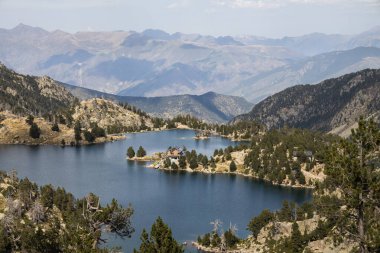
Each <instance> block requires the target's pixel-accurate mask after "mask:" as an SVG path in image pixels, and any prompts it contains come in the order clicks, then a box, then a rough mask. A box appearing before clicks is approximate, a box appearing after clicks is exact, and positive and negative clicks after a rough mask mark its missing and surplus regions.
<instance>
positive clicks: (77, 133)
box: [74, 121, 82, 143]
mask: <svg viewBox="0 0 380 253" xmlns="http://www.w3.org/2000/svg"><path fill="white" fill-rule="evenodd" d="M81 132H82V126H81V124H80V122H79V121H76V122H75V126H74V138H75V141H76V143H78V142H79V141H80V140H82V136H81Z"/></svg>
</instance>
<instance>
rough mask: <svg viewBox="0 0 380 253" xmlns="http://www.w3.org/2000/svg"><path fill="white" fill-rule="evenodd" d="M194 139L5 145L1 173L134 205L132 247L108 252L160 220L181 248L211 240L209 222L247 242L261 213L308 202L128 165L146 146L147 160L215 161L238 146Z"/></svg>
mask: <svg viewBox="0 0 380 253" xmlns="http://www.w3.org/2000/svg"><path fill="white" fill-rule="evenodd" d="M194 135H195V132H194V131H191V130H170V131H162V132H148V133H137V134H127V139H126V140H123V141H117V142H113V143H105V144H97V145H90V146H84V147H65V148H62V147H57V146H21V145H0V169H2V170H7V171H9V170H11V169H16V170H17V172H18V175H19V177H28V178H29V179H31V180H32V181H35V182H36V183H38V184H52V185H54V186H62V187H64V188H65V189H66V190H67V191H69V192H72V193H73V194H74V195H75V196H77V197H81V196H84V195H86V194H87V193H89V192H93V193H95V194H97V195H99V196H100V198H101V201H102V202H103V203H104V202H109V201H110V200H111V199H112V198H116V199H117V200H118V201H119V202H120V203H121V204H123V205H124V206H127V205H128V203H131V204H132V206H133V207H134V209H135V214H134V217H133V225H134V227H135V228H136V232H135V233H134V234H133V237H132V238H131V239H125V240H118V239H116V240H115V239H113V238H110V243H111V244H117V245H121V246H122V247H123V249H124V251H125V252H131V251H132V249H133V248H134V247H138V245H139V237H140V233H141V230H142V228H147V229H148V230H150V227H151V225H152V223H153V222H154V221H155V219H156V218H157V217H158V216H161V217H162V218H163V219H164V221H165V222H166V223H168V224H169V226H170V227H171V228H172V231H173V234H174V236H175V238H176V239H177V240H178V241H180V242H184V241H190V240H195V239H196V237H197V236H198V235H199V234H204V233H206V232H210V231H211V229H212V227H211V225H210V221H212V220H215V219H220V220H221V221H223V222H224V228H225V229H228V226H229V224H230V223H232V224H236V225H237V227H238V229H239V230H238V235H240V236H247V235H248V231H246V226H247V224H248V222H249V220H250V219H251V218H252V217H253V216H255V215H257V214H259V213H260V212H261V211H262V210H263V209H265V208H268V209H271V210H276V209H278V208H280V207H281V203H282V201H283V200H289V201H295V202H297V203H302V202H304V201H308V200H310V199H311V197H312V192H311V191H310V190H305V189H292V188H289V187H281V186H273V185H271V184H269V183H266V182H263V181H260V180H255V179H249V178H245V177H242V176H234V175H206V174H200V173H184V172H177V173H176V172H163V171H157V170H153V169H148V168H146V163H142V162H140V163H137V162H131V161H127V160H126V159H125V153H126V150H127V148H128V147H129V146H133V147H134V149H135V150H137V148H138V147H139V146H140V145H141V146H143V147H144V148H145V149H146V150H147V153H148V154H150V153H153V152H158V151H165V150H166V149H167V148H168V147H169V146H181V147H182V146H186V147H187V149H189V150H191V149H196V150H197V152H200V153H203V154H207V155H211V154H212V153H213V152H214V150H215V149H216V148H224V147H226V146H228V145H235V144H236V143H235V142H232V141H230V140H228V139H225V138H221V137H212V138H210V139H208V140H194V139H193V137H194ZM188 251H193V250H192V249H188Z"/></svg>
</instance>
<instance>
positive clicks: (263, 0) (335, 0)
mask: <svg viewBox="0 0 380 253" xmlns="http://www.w3.org/2000/svg"><path fill="white" fill-rule="evenodd" d="M211 1H212V2H213V3H214V4H217V5H220V6H225V7H230V8H257V9H266V8H279V7H284V6H289V5H306V4H313V5H334V4H347V5H353V4H366V5H372V6H380V0H353V1H347V0H211Z"/></svg>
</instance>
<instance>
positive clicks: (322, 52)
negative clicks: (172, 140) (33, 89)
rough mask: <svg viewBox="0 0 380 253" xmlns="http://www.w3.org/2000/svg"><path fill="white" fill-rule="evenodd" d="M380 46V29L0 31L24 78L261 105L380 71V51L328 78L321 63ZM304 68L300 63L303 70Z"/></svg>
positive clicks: (1, 51)
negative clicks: (290, 32)
mask: <svg viewBox="0 0 380 253" xmlns="http://www.w3.org/2000/svg"><path fill="white" fill-rule="evenodd" d="M342 36H343V37H342ZM347 36H348V37H347ZM346 37H347V38H346ZM379 41H380V31H378V29H375V28H374V29H372V30H370V31H367V32H364V33H363V34H361V35H360V36H359V35H323V34H318V33H314V34H311V35H305V36H299V37H286V38H282V39H280V40H276V39H272V40H270V39H268V38H257V37H255V39H252V37H251V38H249V36H248V37H244V38H242V37H236V36H235V37H232V36H220V37H214V36H208V35H200V34H184V33H173V34H169V33H166V32H165V31H160V30H153V29H150V30H145V31H143V32H133V31H113V32H77V33H66V32H63V31H59V30H56V31H53V32H49V31H46V30H43V29H41V28H38V27H34V28H33V27H29V26H26V25H21V26H19V27H16V28H15V29H9V30H8V29H0V59H1V61H3V62H5V63H6V64H7V65H8V66H11V67H12V68H13V69H15V70H17V71H18V72H20V73H28V74H33V75H48V76H51V77H52V78H54V79H55V80H60V81H62V82H65V83H69V84H72V85H77V86H81V87H86V88H90V89H95V90H99V91H103V92H107V93H112V94H122V95H130V96H164V95H165V96H166V95H178V94H186V93H189V94H193V95H200V94H203V93H205V92H208V91H215V92H217V93H220V94H229V95H236V96H244V97H245V98H246V99H248V100H249V101H251V102H257V101H260V100H261V99H263V98H265V97H267V96H268V95H271V94H273V93H275V92H277V91H280V90H282V89H284V88H287V87H289V85H291V84H296V83H304V82H305V80H311V79H313V80H312V81H313V82H315V83H317V82H319V81H322V80H324V79H326V78H330V77H335V76H339V75H342V74H346V73H350V72H353V71H358V70H362V69H365V68H369V67H373V68H377V67H380V57H379V56H378V55H377V54H376V55H372V56H371V55H370V57H367V58H363V57H362V58H360V57H359V58H357V57H356V58H355V57H354V56H352V60H351V61H348V62H347V63H345V65H344V67H343V68H342V69H341V70H335V69H334V71H330V72H331V73H330V72H329V73H327V72H326V71H324V70H323V68H327V69H329V68H330V65H331V64H329V62H324V61H323V59H322V58H323V57H324V56H326V54H329V53H330V55H329V59H330V61H331V62H334V61H339V60H341V58H342V57H343V56H342V54H336V55H334V54H333V53H331V52H335V51H342V50H343V51H348V53H349V51H350V50H353V49H354V48H358V47H373V48H378V47H380V44H379V43H378V42H379ZM20 50H22V52H23V54H21V55H20V54H19V53H18V52H20ZM313 51H314V52H313ZM348 53H347V54H348ZM317 56H318V57H317ZM313 57H314V58H313ZM334 57H335V58H334ZM297 64H298V65H301V66H299V67H298V68H296V67H297ZM315 66H321V67H320V68H319V69H318V68H316V67H315ZM292 68H294V69H292ZM308 69H311V71H312V72H313V73H311V74H310V73H309V72H310V71H308ZM288 71H291V72H289V73H288ZM305 71H306V74H303V73H304V72H305ZM314 72H315V73H314ZM309 74H310V76H309ZM313 75H314V76H313ZM315 76H317V77H318V78H314V77H315Z"/></svg>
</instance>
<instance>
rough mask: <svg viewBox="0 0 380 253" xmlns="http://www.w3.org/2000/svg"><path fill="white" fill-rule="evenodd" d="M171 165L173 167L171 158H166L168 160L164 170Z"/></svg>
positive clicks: (165, 162)
mask: <svg viewBox="0 0 380 253" xmlns="http://www.w3.org/2000/svg"><path fill="white" fill-rule="evenodd" d="M171 165H172V161H171V160H170V158H169V157H166V159H165V160H164V168H170V166H171Z"/></svg>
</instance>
